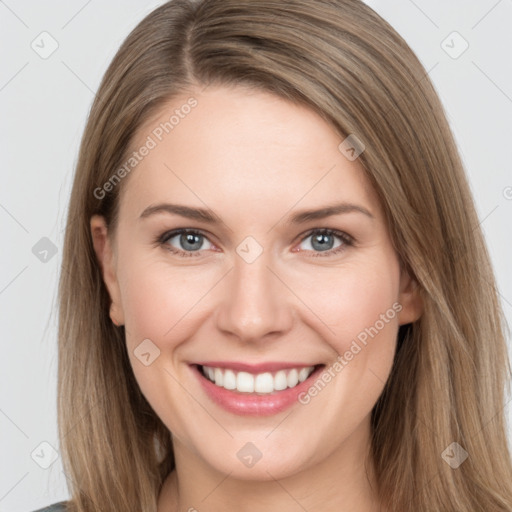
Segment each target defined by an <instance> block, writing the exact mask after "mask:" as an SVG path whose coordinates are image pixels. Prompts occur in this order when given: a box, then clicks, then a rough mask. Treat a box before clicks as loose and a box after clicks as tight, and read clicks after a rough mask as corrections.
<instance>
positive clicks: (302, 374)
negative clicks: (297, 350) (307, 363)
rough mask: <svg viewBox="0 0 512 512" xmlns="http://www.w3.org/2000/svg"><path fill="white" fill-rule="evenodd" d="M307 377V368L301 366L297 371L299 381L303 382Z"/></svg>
mask: <svg viewBox="0 0 512 512" xmlns="http://www.w3.org/2000/svg"><path fill="white" fill-rule="evenodd" d="M308 377H309V373H308V369H307V368H302V369H301V370H300V371H299V382H304V381H305V380H306V379H307V378H308Z"/></svg>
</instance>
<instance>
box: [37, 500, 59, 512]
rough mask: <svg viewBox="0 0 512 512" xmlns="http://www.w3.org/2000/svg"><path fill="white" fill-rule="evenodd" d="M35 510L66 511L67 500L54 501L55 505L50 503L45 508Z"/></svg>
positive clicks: (47, 511)
mask: <svg viewBox="0 0 512 512" xmlns="http://www.w3.org/2000/svg"><path fill="white" fill-rule="evenodd" d="M34 512H66V502H65V501H61V502H59V503H54V504H53V505H48V506H47V507H45V508H40V509H39V510H34Z"/></svg>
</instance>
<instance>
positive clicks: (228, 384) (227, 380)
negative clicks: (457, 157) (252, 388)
mask: <svg viewBox="0 0 512 512" xmlns="http://www.w3.org/2000/svg"><path fill="white" fill-rule="evenodd" d="M223 387H225V388H226V389H236V375H235V372H233V371H232V370H226V371H225V372H224V385H223Z"/></svg>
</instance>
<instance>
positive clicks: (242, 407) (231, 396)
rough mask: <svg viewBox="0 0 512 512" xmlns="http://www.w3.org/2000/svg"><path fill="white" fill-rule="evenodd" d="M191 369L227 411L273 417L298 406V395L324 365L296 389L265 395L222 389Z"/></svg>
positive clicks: (207, 392) (214, 400)
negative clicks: (293, 406)
mask: <svg viewBox="0 0 512 512" xmlns="http://www.w3.org/2000/svg"><path fill="white" fill-rule="evenodd" d="M191 368H192V370H193V371H194V372H195V374H196V375H197V376H198V378H199V382H200V383H201V386H202V387H203V389H204V390H205V392H206V394H207V395H208V396H209V397H210V399H211V400H212V401H213V402H215V403H216V404H218V405H220V406H221V407H223V408H224V409H225V410H227V411H229V412H232V413H234V414H238V415H241V416H271V415H273V414H278V413H280V412H283V411H284V410H286V409H288V408H289V407H291V406H292V405H293V404H296V403H297V402H298V395H299V394H300V393H302V392H304V391H306V390H307V389H308V388H309V386H310V385H311V382H312V380H313V379H314V378H315V377H316V376H317V375H318V374H319V373H321V372H322V370H323V368H324V365H321V366H319V367H317V368H315V370H314V371H313V373H312V374H311V375H310V376H309V377H308V378H307V379H306V380H305V381H304V382H301V383H299V384H298V385H297V386H295V387H294V388H287V389H284V390H283V391H274V392H273V393H268V394H265V395H263V394H262V395H258V394H254V393H241V392H240V391H230V390H229V389H225V388H221V387H220V386H217V385H216V384H214V383H213V382H212V381H210V380H209V379H207V378H206V377H205V376H204V375H203V373H202V371H201V369H200V368H199V366H198V365H191Z"/></svg>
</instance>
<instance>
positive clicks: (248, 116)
mask: <svg viewBox="0 0 512 512" xmlns="http://www.w3.org/2000/svg"><path fill="white" fill-rule="evenodd" d="M343 139H344V137H342V136H341V135H339V134H338V133H337V132H336V131H335V130H334V128H333V127H332V126H331V125H329V124H328V123H327V122H326V121H324V120H323V119H322V118H321V117H320V116H319V115H318V114H317V113H315V112H314V111H313V110H312V109H310V108H308V107H306V106H303V105H297V104H293V103H291V102H289V101H286V100H284V99H282V98H280V97H278V96H276V95H273V94H270V93H267V92H263V91H255V90H250V89H247V88H242V87H235V88H232V87H231V88H227V87H217V88H213V87H211V88H208V89H206V91H204V92H200V91H194V92H193V93H190V94H183V95H180V96H177V97H175V98H173V99H172V100H171V101H169V102H167V103H166V104H165V105H163V106H162V107H161V108H160V109H159V110H158V111H157V112H156V113H155V114H154V115H153V116H151V118H150V119H148V121H146V122H145V123H144V125H142V126H141V127H140V128H139V130H138V131H137V134H136V137H135V138H134V142H133V144H132V150H133V151H138V150H139V149H142V148H143V146H147V147H149V148H150V149H149V150H146V151H144V153H145V156H143V157H142V158H141V157H140V155H139V158H140V161H138V162H137V164H136V166H135V167H134V169H133V171H132V172H131V174H130V176H129V179H127V180H126V182H125V183H124V184H123V188H124V189H125V190H124V191H123V196H124V197H123V198H122V203H126V204H129V205H131V207H132V208H135V209H138V210H140V211H142V209H144V208H145V207H146V206H147V205H148V204H149V203H151V202H156V201H164V200H169V199H171V198H172V199H177V198H178V197H179V198H180V199H181V198H183V200H188V201H192V202H193V204H195V205H197V206H199V202H206V203H207V204H208V206H209V207H211V208H212V209H214V210H215V208H216V207H217V208H220V207H221V205H222V206H223V208H224V209H225V206H226V202H228V203H230V204H233V205H236V206H238V207H240V206H243V207H244V208H249V207H250V206H255V207H256V206H258V205H259V214H260V215H261V213H262V212H261V209H262V206H263V205H264V206H265V209H266V211H267V212H268V213H270V212H271V211H272V212H273V213H274V214H275V215H279V214H280V212H281V214H282V212H283V211H285V210H289V209H290V208H292V207H293V205H294V204H297V203H298V202H300V205H301V206H302V207H308V206H311V205H313V206H316V205H318V204H319V203H325V202H326V201H327V202H336V201H340V200H345V201H351V202H353V201H354V200H355V199H357V200H358V201H359V202H365V203H366V205H368V206H373V207H374V209H375V208H376V207H378V204H377V198H376V194H375V192H374V191H373V189H372V187H371V186H370V184H369V181H368V179H367V177H366V175H365V172H364V170H363V168H362V165H361V164H360V162H358V161H357V160H354V161H350V160H349V159H347V158H346V156H345V154H344V153H343V152H342V151H340V149H339V147H338V146H339V145H340V143H341V142H342V141H343ZM201 206H204V204H203V205H201ZM140 211H139V213H140ZM256 211H257V210H254V211H253V213H255V212H256Z"/></svg>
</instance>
